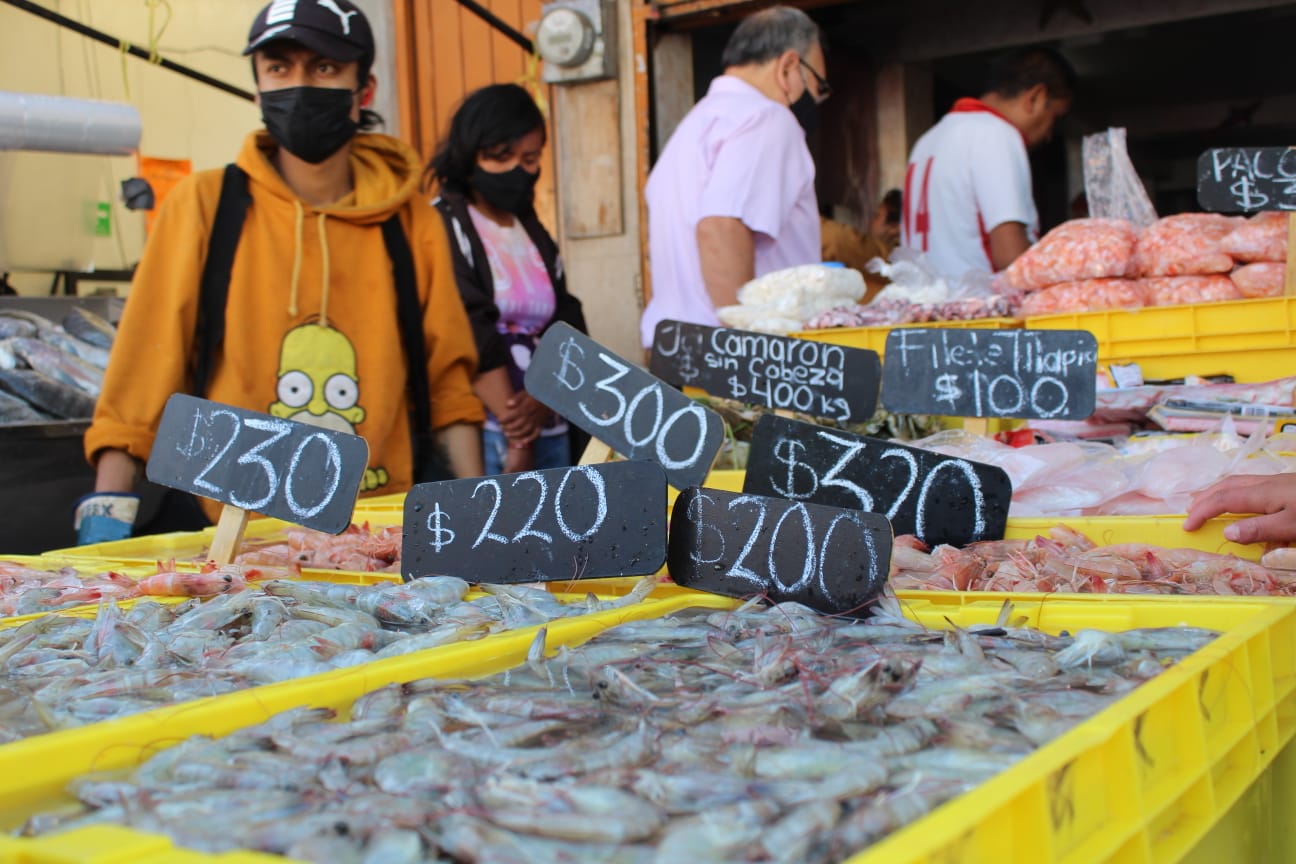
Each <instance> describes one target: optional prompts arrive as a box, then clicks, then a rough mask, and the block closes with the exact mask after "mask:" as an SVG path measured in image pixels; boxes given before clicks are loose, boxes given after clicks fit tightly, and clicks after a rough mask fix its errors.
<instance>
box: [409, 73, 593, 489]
mask: <svg viewBox="0 0 1296 864" xmlns="http://www.w3.org/2000/svg"><path fill="white" fill-rule="evenodd" d="M544 146H545V125H544V116H543V115H542V114H541V113H540V109H539V108H538V107H536V104H535V102H534V101H533V100H532V98H531V96H530V95H529V94H528V93H527V92H526V90H524V89H522V88H521V87H519V86H517V85H515V84H493V85H491V86H489V87H483V88H482V89H480V90H477V91H475V92H473V93H471V94H469V96H468V97H467V98H466V99H465V100H464V102H463V104H462V105H460V106H459V109H458V110H457V111H456V112H455V114H454V117H453V118H452V119H451V121H450V134H449V135H448V136H447V137H446V139H445V141H444V142H443V143H442V145H441V148H440V150H439V151H438V152H437V154H436V155H435V156H434V157H432V161H431V162H430V163H429V164H428V167H427V170H426V171H425V173H424V184H425V188H429V189H430V188H431V187H433V186H435V187H436V189H437V191H438V193H439V195H438V197H437V198H436V199H435V200H434V201H433V202H432V204H433V206H435V207H436V208H437V209H438V210H439V211H440V212H441V215H442V217H443V218H444V219H445V223H446V231H447V233H448V234H449V237H450V247H451V250H452V255H453V257H454V263H455V277H456V281H457V282H458V285H459V294H460V296H462V297H463V301H464V307H465V308H466V309H467V311H468V317H469V319H470V320H471V322H472V328H473V336H474V338H475V339H476V342H477V353H478V373H477V379H476V381H475V382H474V388H475V390H476V391H477V395H478V397H479V398H480V399H481V400H482V402H483V403H484V404H485V406H486V410H487V411H488V412H489V416H488V417H487V421H486V426H485V428H484V429H483V431H482V444H483V455H484V458H485V463H486V473H487V474H499V473H512V472H515V471H530V470H538V469H544V468H557V467H561V466H563V465H570V464H572V462H573V461H574V460H573V458H572V457H573V454H572V452H571V451H572V447H571V444H572V442H571V438H570V436H569V432H568V428H567V423H566V421H565V420H564V419H563V418H562V417H558V416H555V415H554V414H553V413H552V412H551V411H549V409H548V408H546V407H545V406H543V405H541V404H540V403H539V402H537V401H536V400H535V399H533V398H532V397H531V396H530V395H529V394H527V392H526V391H525V390H524V389H523V386H522V376H523V374H524V373H525V372H526V369H527V367H528V366H529V365H530V363H531V354H532V352H533V351H534V350H535V346H536V343H537V342H538V341H539V339H540V336H541V335H542V334H543V333H544V331H545V330H546V329H547V328H548V327H549V325H550V324H552V323H553V322H554V321H564V322H566V323H568V324H570V325H572V326H573V327H576V328H577V329H579V330H581V331H582V332H584V331H585V318H584V316H583V315H582V313H581V306H580V301H579V300H577V299H576V298H575V297H573V296H571V295H570V294H568V293H567V284H566V279H565V278H564V274H563V268H562V261H561V260H560V258H559V255H558V246H557V244H555V243H554V241H553V238H552V237H551V236H549V232H548V231H546V230H545V228H544V226H543V225H541V224H540V221H539V219H537V218H536V214H535V208H534V206H533V200H534V193H535V185H536V181H537V180H538V179H539V177H540V156H541V154H542V153H543V151H544Z"/></svg>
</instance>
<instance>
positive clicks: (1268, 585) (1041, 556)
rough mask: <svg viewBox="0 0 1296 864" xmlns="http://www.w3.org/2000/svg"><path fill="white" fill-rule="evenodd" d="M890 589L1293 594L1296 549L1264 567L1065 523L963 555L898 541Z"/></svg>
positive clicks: (1266, 560)
mask: <svg viewBox="0 0 1296 864" xmlns="http://www.w3.org/2000/svg"><path fill="white" fill-rule="evenodd" d="M889 584H890V586H891V587H892V588H893V589H895V590H897V591H905V590H908V591H1024V592H1045V593H1051V592H1054V591H1063V592H1072V593H1097V594H1103V593H1113V594H1115V593H1121V594H1224V595H1228V594H1246V595H1257V596H1275V595H1282V596H1291V595H1296V551H1294V550H1292V549H1275V550H1273V551H1272V552H1269V553H1266V554H1265V556H1264V557H1263V558H1261V559H1260V563H1258V564H1257V563H1255V562H1253V561H1247V560H1245V559H1242V558H1238V557H1237V556H1235V555H1217V554H1214V553H1211V552H1203V551H1201V550H1199V549H1171V548H1166V547H1163V546H1152V545H1149V544H1146V543H1120V544H1116V545H1112V546H1096V545H1095V544H1094V543H1093V542H1092V541H1090V540H1089V539H1088V538H1087V537H1085V536H1084V535H1083V534H1080V533H1078V532H1076V531H1074V530H1072V529H1070V528H1067V527H1066V526H1064V525H1058V526H1055V527H1054V528H1052V529H1051V530H1050V531H1049V536H1047V537H1040V536H1037V537H1034V538H1033V539H1031V540H987V541H984V542H981V543H971V544H969V545H967V546H965V547H963V548H961V549H959V548H955V547H953V546H944V545H942V546H937V547H936V548H935V549H930V550H929V549H928V547H927V546H926V544H924V543H923V542H922V541H921V540H919V539H917V538H916V537H913V536H911V535H900V536H898V537H896V538H895V545H894V547H893V549H892V552H891V579H890V583H889Z"/></svg>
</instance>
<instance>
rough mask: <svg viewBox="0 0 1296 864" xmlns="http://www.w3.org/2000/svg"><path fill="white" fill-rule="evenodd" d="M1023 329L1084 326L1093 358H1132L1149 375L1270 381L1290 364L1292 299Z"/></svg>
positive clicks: (1066, 318)
mask: <svg viewBox="0 0 1296 864" xmlns="http://www.w3.org/2000/svg"><path fill="white" fill-rule="evenodd" d="M1026 326H1027V327H1031V328H1039V329H1044V330H1088V331H1089V332H1091V333H1093V334H1094V336H1095V337H1096V338H1097V339H1098V362H1099V363H1103V364H1106V363H1138V364H1139V367H1140V368H1142V370H1143V376H1144V377H1145V378H1151V379H1160V378H1181V377H1183V376H1184V375H1210V374H1216V373H1227V374H1230V375H1232V376H1233V377H1234V378H1236V379H1237V380H1238V381H1245V382H1256V381H1271V380H1273V379H1274V378H1281V377H1282V376H1283V375H1286V374H1289V373H1290V371H1291V369H1292V368H1293V367H1296V298H1292V297H1273V298H1266V299H1263V300H1228V301H1225V302H1222V303H1201V304H1197V305H1193V306H1151V307H1148V308H1145V309H1107V310H1102V311H1098V312H1075V313H1067V314H1060V315H1040V316H1038V317H1035V318H1027V319H1026Z"/></svg>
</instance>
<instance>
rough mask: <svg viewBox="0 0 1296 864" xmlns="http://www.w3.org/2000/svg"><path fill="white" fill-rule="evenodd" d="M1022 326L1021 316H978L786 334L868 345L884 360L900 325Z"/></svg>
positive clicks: (998, 327)
mask: <svg viewBox="0 0 1296 864" xmlns="http://www.w3.org/2000/svg"><path fill="white" fill-rule="evenodd" d="M1021 326H1022V321H1021V319H1020V318H979V319H976V320H974V321H928V322H925V323H921V324H897V325H896V326H895V327H825V328H824V329H822V330H802V331H800V332H798V333H789V334H788V335H789V336H794V337H796V338H797V339H809V340H811V341H813V342H829V343H831V344H833V345H845V346H846V347H848V348H867V349H868V350H870V351H876V352H877V355H878V357H881V358H882V359H883V360H885V359H886V340H887V334H888V333H890V332H891V331H892V330H895V329H897V328H899V327H943V328H947V329H954V330H972V329H982V330H1016V329H1018V328H1019V327H1021Z"/></svg>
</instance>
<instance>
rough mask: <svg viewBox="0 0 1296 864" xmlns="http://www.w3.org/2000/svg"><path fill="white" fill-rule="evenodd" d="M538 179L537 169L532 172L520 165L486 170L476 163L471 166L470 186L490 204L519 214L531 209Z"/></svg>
mask: <svg viewBox="0 0 1296 864" xmlns="http://www.w3.org/2000/svg"><path fill="white" fill-rule="evenodd" d="M539 179H540V172H539V171H537V172H536V173H534V174H532V173H531V172H530V171H528V170H526V169H525V168H523V167H522V166H521V165H514V166H513V167H512V168H510V169H509V170H507V171H499V172H495V171H487V170H485V169H484V168H482V167H481V166H480V165H477V166H474V167H473V173H472V188H473V189H474V190H476V192H477V194H479V195H481V197H482V200H484V201H485V202H486V203H487V204H489V205H490V206H492V207H494V208H496V209H498V210H503V211H504V212H506V213H512V214H513V215H514V216H520V215H521V214H523V213H525V212H526V211H528V210H530V209H531V202H532V200H533V198H534V195H535V185H536V181H537V180H539Z"/></svg>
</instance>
